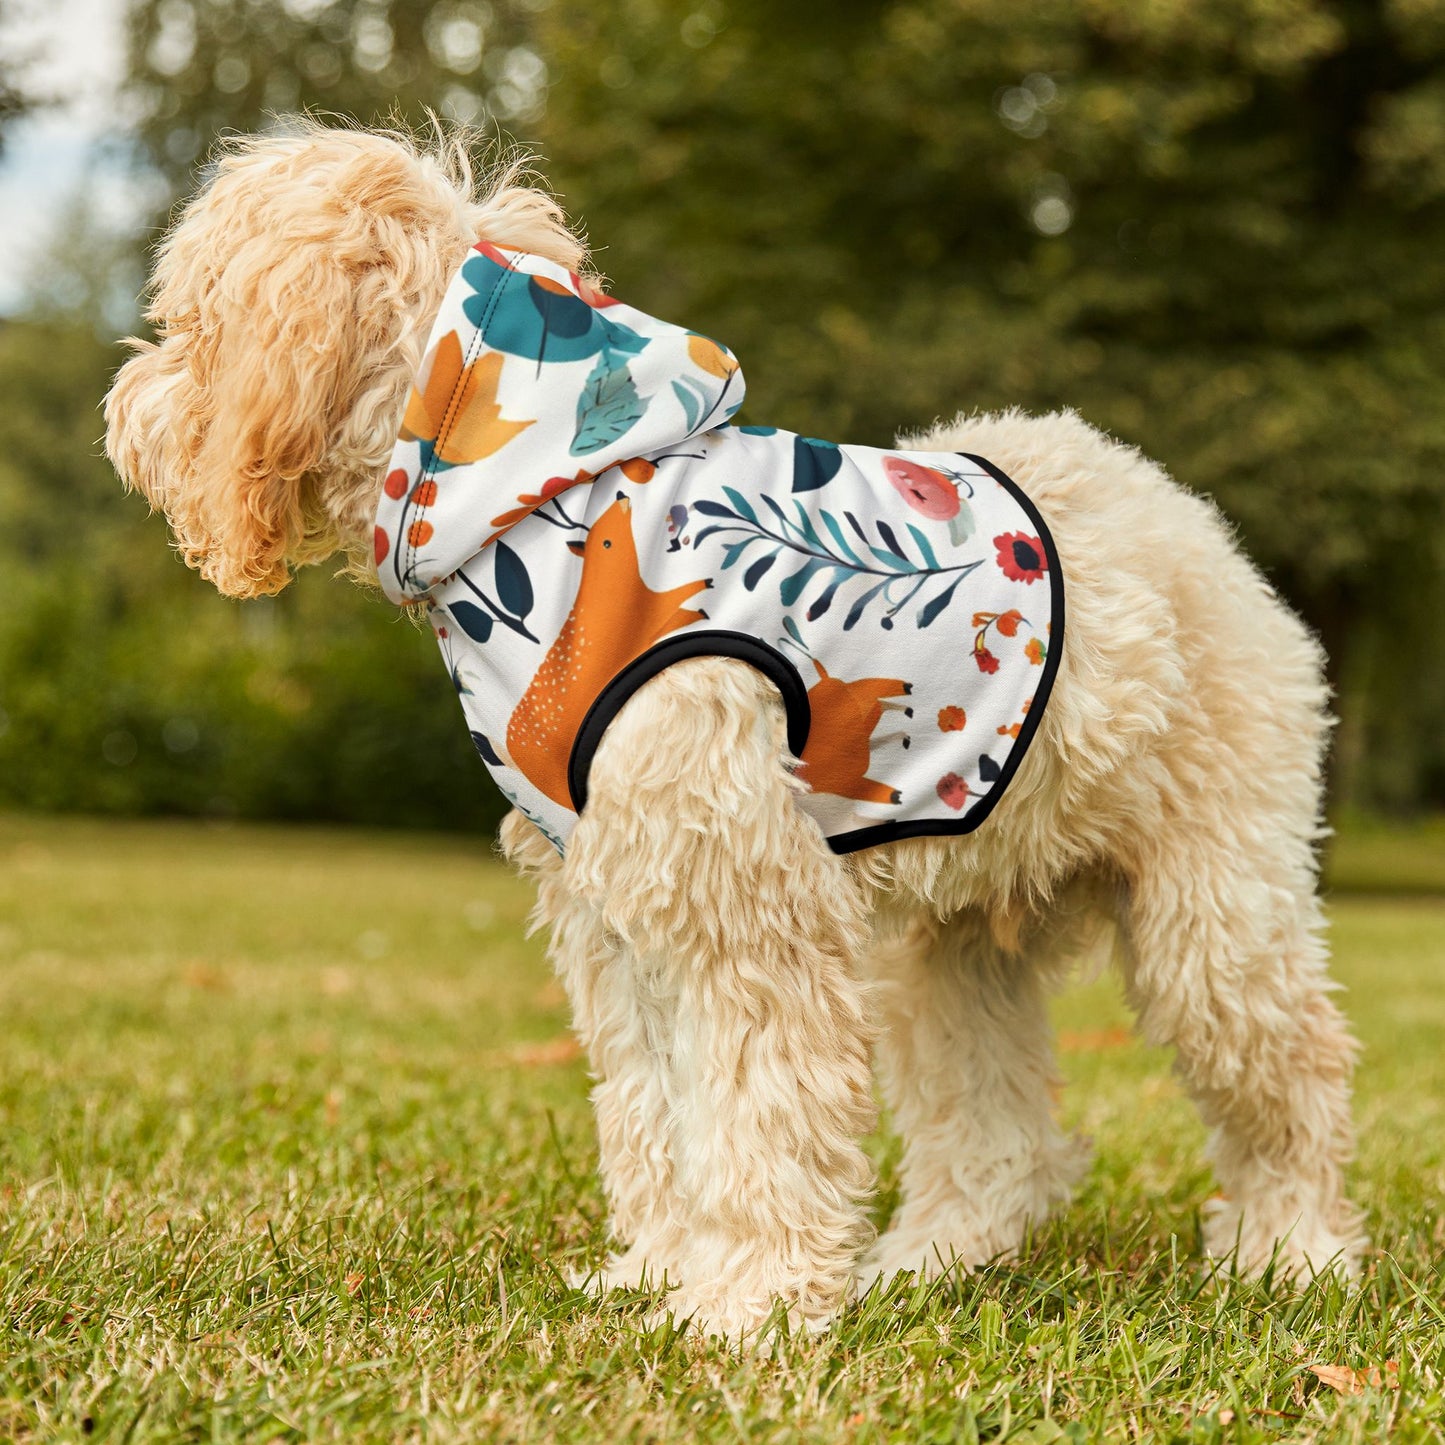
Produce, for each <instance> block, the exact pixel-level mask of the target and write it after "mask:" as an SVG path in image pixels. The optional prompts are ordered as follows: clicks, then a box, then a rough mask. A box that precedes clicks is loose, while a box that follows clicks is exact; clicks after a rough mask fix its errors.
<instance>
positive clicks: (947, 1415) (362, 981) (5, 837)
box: [0, 817, 1445, 1445]
mask: <svg viewBox="0 0 1445 1445" xmlns="http://www.w3.org/2000/svg"><path fill="white" fill-rule="evenodd" d="M1386 844H1389V840H1388V839H1387V840H1386ZM1352 846H1354V847H1355V849H1356V851H1355V855H1354V856H1352V857H1349V858H1347V857H1346V856H1345V853H1344V851H1343V850H1342V853H1341V862H1340V866H1339V867H1337V868H1336V870H1335V872H1334V874H1333V875H1332V876H1333V880H1334V885H1335V887H1336V888H1337V889H1338V890H1344V889H1346V888H1347V887H1349V886H1350V885H1351V884H1352V883H1355V884H1358V883H1360V882H1361V881H1362V880H1364V881H1369V880H1370V879H1372V878H1378V877H1385V878H1388V877H1389V876H1392V875H1394V874H1396V873H1397V872H1398V869H1399V867H1401V866H1403V863H1391V861H1390V858H1389V856H1388V847H1386V846H1385V845H1381V846H1382V848H1384V854H1383V861H1381V854H1380V851H1379V850H1374V851H1372V848H1371V846H1370V844H1369V843H1368V841H1367V842H1363V843H1358V845H1357V846H1356V845H1355V844H1352ZM1393 846H1394V845H1393V844H1389V847H1393ZM1397 851H1398V852H1399V856H1400V858H1401V859H1403V862H1407V863H1411V864H1412V866H1414V867H1415V868H1416V875H1419V876H1423V877H1424V884H1422V885H1419V886H1426V885H1428V884H1429V881H1430V875H1429V873H1428V870H1422V868H1421V865H1420V863H1419V857H1420V853H1421V849H1420V848H1418V847H1414V848H1411V847H1406V848H1404V849H1403V850H1397ZM1439 856H1440V854H1439V852H1437V854H1436V857H1437V858H1438V857H1439ZM0 859H3V862H4V868H3V871H0V1030H3V1048H0V1318H3V1327H4V1339H3V1345H0V1438H16V1439H21V1440H31V1439H45V1440H49V1439H79V1438H81V1437H82V1436H84V1435H89V1436H90V1438H92V1439H114V1440H120V1439H127V1438H129V1439H136V1440H139V1439H177V1440H181V1439H184V1440H203V1439H204V1440H212V1439H214V1440H233V1439H235V1440H239V1439H246V1440H256V1441H263V1440H277V1439H293V1438H297V1439H300V1438H305V1439H312V1438H316V1439H327V1440H358V1439H386V1440H390V1439H428V1440H433V1439H434V1440H466V1441H491V1440H511V1439H527V1440H621V1439H624V1438H625V1439H647V1440H651V1439H665V1440H707V1441H711V1440H717V1441H742V1440H794V1439H798V1440H811V1441H836V1440H850V1441H851V1440H858V1441H870V1440H884V1439H899V1440H910V1441H952V1440H959V1441H972V1440H975V1439H982V1440H1004V1439H1007V1440H1010V1441H1013V1440H1019V1441H1033V1442H1040V1445H1043V1442H1049V1441H1054V1440H1061V1439H1069V1440H1075V1439H1078V1440H1086V1439H1110V1440H1113V1439H1118V1440H1137V1439H1161V1440H1168V1439H1198V1440H1228V1441H1252V1440H1263V1439H1290V1440H1360V1441H1376V1440H1380V1439H1383V1438H1384V1437H1385V1435H1386V1433H1387V1432H1390V1433H1391V1438H1393V1439H1396V1440H1403V1441H1410V1440H1426V1439H1428V1440H1442V1439H1445V1433H1442V1429H1441V1426H1440V1425H1439V1424H1437V1423H1435V1422H1436V1420H1437V1419H1439V1418H1441V1417H1442V1416H1445V1388H1442V1380H1445V1305H1442V1278H1441V1274H1440V1272H1439V1269H1438V1266H1437V1261H1438V1260H1439V1259H1440V1258H1441V1256H1442V1254H1445V1214H1442V1211H1441V1208H1440V1197H1441V1194H1442V1191H1445V1128H1442V1125H1445V1049H1442V1041H1445V899H1437V900H1432V899H1430V898H1428V897H1423V896H1422V897H1400V898H1395V899H1384V898H1377V897H1370V896H1364V895H1359V894H1353V893H1345V892H1343V891H1341V892H1339V893H1338V895H1337V896H1336V898H1335V901H1334V903H1333V904H1332V909H1331V913H1332V918H1333V922H1334V940H1335V947H1336V950H1337V953H1338V959H1339V964H1338V973H1339V976H1340V978H1341V980H1342V981H1343V982H1344V983H1345V984H1346V985H1347V986H1348V993H1347V995H1346V1006H1347V1008H1348V1009H1349V1010H1350V1012H1351V1014H1352V1015H1353V1017H1354V1019H1355V1022H1356V1025H1357V1027H1358V1031H1359V1034H1360V1036H1361V1038H1362V1040H1363V1042H1364V1045H1365V1052H1364V1057H1363V1061H1362V1065H1361V1069H1360V1075H1359V1090H1358V1093H1359V1121H1360V1130H1361V1147H1360V1157H1359V1161H1358V1164H1357V1166H1356V1170H1355V1188H1356V1194H1357V1196H1358V1198H1359V1199H1360V1200H1361V1202H1362V1203H1363V1204H1364V1205H1365V1206H1366V1207H1367V1209H1368V1211H1369V1215H1370V1227H1371V1230H1372V1233H1373V1235H1374V1238H1375V1241H1376V1245H1377V1252H1376V1253H1375V1254H1374V1255H1373V1256H1372V1258H1371V1261H1370V1264H1369V1269H1368V1274H1367V1278H1366V1280H1365V1283H1364V1285H1363V1287H1362V1288H1360V1289H1358V1290H1344V1289H1341V1288H1339V1287H1336V1286H1320V1287H1317V1288H1311V1289H1308V1290H1305V1291H1303V1292H1290V1291H1285V1290H1280V1291H1277V1292H1275V1293H1273V1294H1271V1293H1270V1292H1268V1291H1266V1290H1265V1289H1263V1288H1260V1287H1253V1286H1236V1285H1230V1284H1225V1283H1222V1282H1218V1281H1214V1280H1212V1279H1211V1278H1210V1276H1209V1273H1208V1271H1207V1270H1205V1269H1204V1268H1203V1267H1202V1266H1201V1264H1200V1262H1199V1259H1198V1208H1199V1204H1200V1201H1201V1200H1202V1199H1204V1198H1205V1197H1206V1195H1207V1194H1208V1193H1209V1191H1210V1189H1211V1187H1212V1186H1211V1183H1210V1180H1209V1177H1208V1174H1207V1172H1206V1171H1205V1170H1204V1169H1203V1168H1201V1166H1200V1163H1199V1159H1200V1145H1201V1142H1202V1139H1201V1131H1200V1128H1199V1126H1198V1124H1197V1123H1196V1121H1195V1119H1194V1117H1193V1115H1192V1113H1191V1111H1190V1109H1189V1107H1188V1106H1187V1104H1186V1103H1185V1101H1184V1100H1183V1099H1182V1098H1181V1096H1180V1094H1179V1091H1178V1090H1177V1088H1176V1087H1175V1085H1174V1083H1173V1082H1172V1080H1171V1078H1170V1075H1169V1070H1168V1060H1167V1058H1166V1057H1165V1056H1164V1055H1161V1054H1159V1053H1156V1052H1151V1051H1149V1050H1145V1049H1143V1048H1140V1047H1139V1046H1137V1045H1135V1044H1133V1043H1130V1042H1127V1041H1124V1040H1123V1039H1122V1037H1121V1034H1120V1027H1121V1025H1124V1024H1126V1023H1127V1015H1126V1013H1125V1011H1124V1009H1123V1007H1122V1005H1121V1004H1120V1002H1119V1000H1118V996H1117V993H1116V991H1115V990H1114V989H1113V987H1112V986H1109V985H1105V984H1100V985H1094V986H1091V987H1088V988H1084V989H1080V990H1078V991H1075V992H1072V993H1070V994H1069V995H1068V996H1067V997H1065V998H1064V999H1062V1000H1060V1003H1059V1008H1058V1017H1059V1026H1060V1029H1061V1030H1062V1031H1063V1034H1064V1042H1065V1046H1066V1047H1065V1053H1064V1057H1063V1062H1064V1068H1065V1072H1066V1074H1067V1076H1068V1082H1069V1088H1068V1089H1067V1092H1066V1094H1065V1096H1064V1108H1065V1111H1066V1113H1067V1115H1068V1116H1069V1118H1070V1120H1071V1121H1072V1122H1074V1123H1076V1124H1078V1125H1079V1126H1080V1127H1082V1128H1083V1129H1084V1130H1086V1131H1087V1132H1088V1133H1090V1134H1092V1135H1093V1136H1094V1139H1095V1142H1096V1147H1097V1153H1098V1157H1097V1162H1096V1164H1095V1166H1094V1170H1093V1172H1092V1174H1091V1175H1090V1177H1089V1179H1088V1181H1087V1183H1086V1185H1085V1187H1084V1188H1083V1190H1082V1191H1081V1194H1080V1197H1079V1199H1078V1201H1077V1202H1076V1203H1075V1205H1074V1206H1073V1207H1072V1208H1071V1209H1070V1210H1069V1211H1068V1212H1067V1213H1066V1214H1065V1215H1064V1216H1063V1217H1062V1218H1060V1219H1059V1220H1057V1221H1055V1222H1054V1223H1052V1224H1050V1225H1049V1226H1048V1227H1047V1229H1045V1230H1043V1231H1042V1232H1041V1233H1040V1234H1039V1236H1038V1237H1037V1238H1036V1239H1035V1240H1034V1241H1033V1243H1032V1245H1031V1247H1030V1248H1029V1249H1028V1250H1027V1251H1026V1252H1025V1257H1024V1259H1023V1261H1022V1262H1021V1263H1020V1264H1019V1265H1017V1266H1015V1267H1012V1268H999V1269H994V1270H990V1271H988V1272H985V1273H984V1274H982V1275H978V1276H974V1277H971V1278H969V1279H966V1280H965V1281H963V1282H962V1283H957V1282H954V1283H949V1284H945V1285H943V1286H940V1287H936V1288H933V1289H923V1288H915V1289H912V1290H910V1289H907V1288H901V1289H897V1290H895V1291H894V1292H893V1293H892V1294H890V1295H889V1296H887V1297H885V1298H882V1299H878V1298H870V1300H869V1301H867V1302H866V1303H865V1304H864V1305H862V1306H860V1307H857V1308H855V1309H854V1310H852V1311H850V1312H849V1313H848V1314H847V1315H846V1316H845V1317H844V1318H843V1319H842V1321H841V1322H840V1323H839V1325H838V1326H837V1327H836V1329H835V1331H834V1332H833V1333H832V1334H831V1335H829V1336H828V1337H826V1338H823V1339H821V1340H816V1341H806V1342H795V1343H784V1344H783V1345H782V1346H781V1347H780V1349H779V1350H778V1352H777V1354H776V1355H775V1357H774V1358H772V1359H768V1360H757V1359H750V1358H741V1359H739V1358H736V1357H734V1356H732V1355H729V1354H728V1353H727V1352H725V1351H723V1350H720V1349H718V1348H716V1347H714V1346H708V1345H705V1344H701V1343H698V1342H697V1341H695V1340H694V1339H692V1338H690V1337H687V1336H677V1335H673V1334H670V1333H669V1332H667V1331H665V1330H659V1331H655V1332H652V1333H646V1332H644V1331H643V1329H642V1326H641V1317H642V1314H643V1307H644V1302H643V1300H642V1299H641V1298H640V1297H634V1298H620V1299H615V1300H613V1301H610V1302H608V1303H607V1304H605V1305H599V1304H598V1303H596V1302H595V1301H593V1300H591V1299H590V1298H588V1297H586V1296H584V1295H582V1294H579V1293H578V1292H576V1291H574V1290H572V1289H571V1288H569V1287H568V1285H567V1284H566V1282H565V1278H566V1274H567V1271H568V1270H569V1269H570V1268H571V1267H573V1266H574V1265H576V1264H577V1263H578V1262H579V1261H582V1260H585V1259H589V1258H593V1257H595V1255H596V1253H597V1252H598V1251H599V1249H600V1247H601V1242H602V1237H601V1225H602V1206H601V1200H600V1196H599V1192H598V1188H597V1185H596V1182H595V1179H594V1177H593V1168H594V1163H595V1155H594V1153H593V1143H592V1129H591V1121H590V1118H589V1113H588V1108H587V1103H586V1079H585V1075H584V1072H583V1069H582V1066H581V1065H580V1064H579V1063H578V1062H577V1061H576V1060H575V1058H574V1057H573V1056H572V1054H571V1052H570V1050H569V1049H568V1047H567V1044H566V1036H565V1030H566V1009H565V1004H564V1002H563V999H562V997H561V995H560V993H559V991H558V989H557V987H556V985H555V984H554V983H553V982H552V981H551V980H550V977H549V974H548V972H547V970H546V967H545V964H544V962H543V960H542V952H541V945H540V941H539V940H533V941H530V942H528V941H524V940H523V938H522V924H523V919H524V916H525V914H526V911H527V908H528V904H529V895H528V891H527V889H526V888H525V887H523V886H522V885H520V884H518V883H517V882H516V881H514V880H513V879H511V878H510V877H509V876H508V875H507V873H506V872H505V871H504V870H503V869H502V867H501V865H500V864H499V863H498V862H496V861H495V860H494V859H492V858H491V857H490V856H489V854H488V852H487V850H486V848H485V847H484V846H482V845H480V844H470V845H469V844H465V843H463V842H459V841H458V840H456V839H433V838H428V837H423V836H408V835H392V836H385V835H369V834H356V833H337V832H322V831H307V830H302V829H296V828H290V829H275V830H270V829H263V828H239V827H236V828H215V827H207V826H203V825H187V824H113V823H104V824H102V823H91V822H84V821H68V820H59V821H57V820H40V819H21V818H3V817H0ZM1372 860H1373V861H1372ZM1372 869H1373V870H1374V871H1373V872H1372V871H1371V870H1372ZM1416 875H1412V877H1414V876H1416ZM1417 881H1418V880H1417ZM1437 881H1438V880H1437ZM878 1152H879V1158H880V1161H881V1163H882V1167H883V1171H884V1180H885V1190H884V1195H883V1200H882V1203H883V1205H884V1206H885V1207H886V1201H887V1197H888V1196H887V1181H888V1178H889V1176H890V1173H891V1159H892V1154H891V1152H890V1150H889V1148H888V1146H887V1145H886V1144H883V1143H881V1142H880V1144H879V1146H878ZM1312 1365H1324V1366H1342V1367H1349V1368H1352V1369H1358V1370H1362V1371H1368V1370H1369V1369H1371V1368H1374V1369H1377V1370H1379V1371H1380V1372H1381V1373H1380V1377H1379V1378H1380V1379H1381V1381H1382V1387H1381V1388H1378V1389H1374V1388H1370V1389H1365V1390H1364V1391H1363V1392H1362V1393H1360V1394H1357V1395H1353V1396H1344V1395H1341V1394H1338V1393H1336V1392H1335V1391H1334V1390H1333V1389H1330V1388H1328V1387H1327V1386H1326V1385H1324V1384H1322V1383H1321V1382H1320V1381H1319V1380H1318V1378H1317V1377H1316V1375H1315V1374H1314V1373H1313V1371H1312V1370H1311V1368H1310V1367H1311V1366H1312Z"/></svg>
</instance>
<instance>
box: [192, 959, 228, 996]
mask: <svg viewBox="0 0 1445 1445" xmlns="http://www.w3.org/2000/svg"><path fill="white" fill-rule="evenodd" d="M181 982H182V983H184V984H185V985H186V987H187V988H202V989H206V990H207V991H208V992H210V993H226V992H228V991H229V989H230V987H231V980H230V979H228V978H227V977H226V975H225V974H224V973H222V972H221V970H220V969H219V968H212V967H211V965H210V964H208V963H199V962H192V963H188V964H187V965H186V967H185V969H184V971H183V972H182V973H181Z"/></svg>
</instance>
